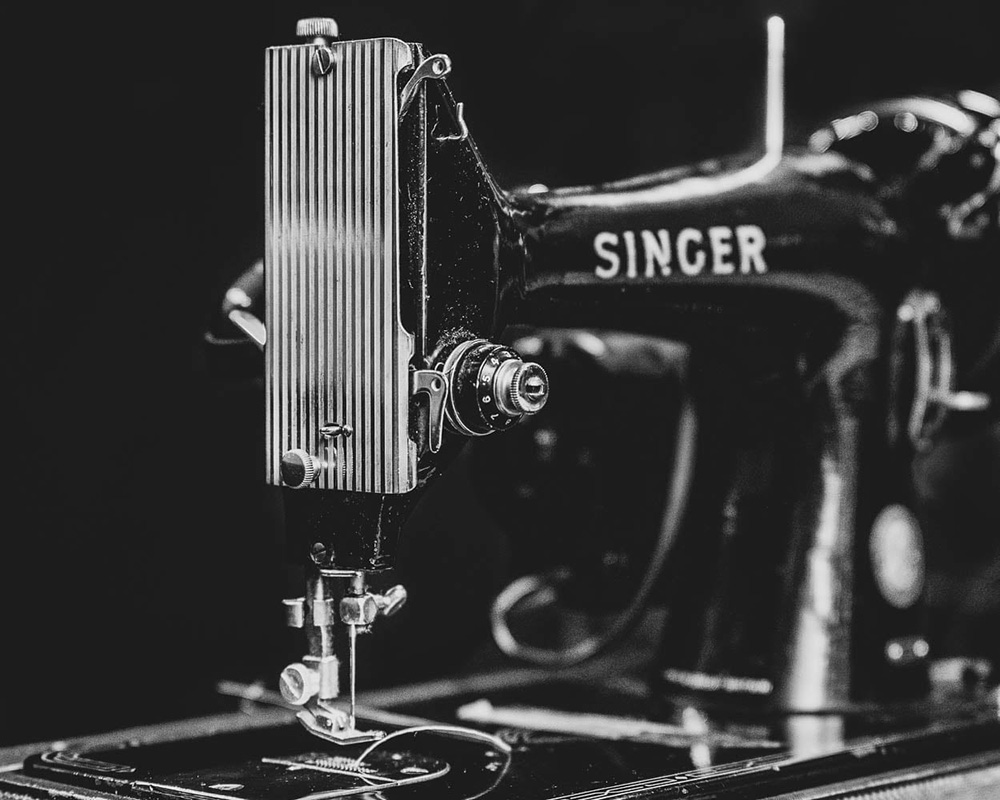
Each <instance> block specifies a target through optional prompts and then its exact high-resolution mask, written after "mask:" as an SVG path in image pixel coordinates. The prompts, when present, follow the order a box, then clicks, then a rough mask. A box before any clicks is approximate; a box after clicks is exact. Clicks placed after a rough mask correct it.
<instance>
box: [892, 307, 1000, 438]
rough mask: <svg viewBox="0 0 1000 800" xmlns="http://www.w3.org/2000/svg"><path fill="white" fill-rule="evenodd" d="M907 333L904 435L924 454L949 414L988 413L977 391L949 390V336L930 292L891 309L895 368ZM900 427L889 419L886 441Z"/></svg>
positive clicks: (987, 399) (986, 402)
mask: <svg viewBox="0 0 1000 800" xmlns="http://www.w3.org/2000/svg"><path fill="white" fill-rule="evenodd" d="M908 329H910V330H912V337H913V348H914V350H913V356H912V358H913V360H914V362H913V363H914V372H915V375H914V384H915V385H914V388H913V398H912V400H911V401H910V404H909V416H908V418H907V419H906V420H905V423H906V425H905V430H906V433H907V434H908V436H909V439H910V442H911V444H912V445H913V447H914V448H915V449H917V450H925V449H926V448H927V447H929V446H930V444H931V440H932V439H933V437H934V435H935V434H936V433H937V432H938V430H940V428H941V426H942V424H943V423H944V420H945V417H946V416H947V415H948V414H949V413H950V412H954V411H983V410H985V409H987V408H989V406H990V397H989V395H987V394H984V393H982V392H963V391H956V390H955V365H954V358H953V355H952V341H951V331H950V328H949V327H948V324H947V319H946V317H945V314H944V311H943V309H942V306H941V300H940V298H939V297H938V296H937V295H936V294H935V293H934V292H927V291H921V290H914V291H912V292H910V294H909V295H907V297H906V298H905V299H904V300H903V302H902V304H901V305H900V306H899V308H898V309H897V311H896V331H895V332H894V335H893V340H894V341H893V350H894V353H893V360H894V361H895V362H896V363H897V364H898V363H900V358H901V353H900V347H901V345H902V343H903V341H904V340H905V334H906V332H907V330H908ZM896 369H898V367H897V368H896ZM896 369H894V370H893V371H894V372H896ZM895 382H896V381H895V380H894V381H893V383H894V384H895ZM895 413H896V412H895V411H894V412H893V414H895ZM901 423H902V421H897V420H896V419H895V417H894V416H893V417H890V429H889V433H890V438H891V439H896V437H897V436H898V435H899V433H900V432H901V431H900V429H901V428H902V427H903V426H902V424H901Z"/></svg>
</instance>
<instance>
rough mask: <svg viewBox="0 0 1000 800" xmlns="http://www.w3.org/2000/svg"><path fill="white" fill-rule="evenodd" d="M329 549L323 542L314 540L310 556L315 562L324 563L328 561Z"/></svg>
mask: <svg viewBox="0 0 1000 800" xmlns="http://www.w3.org/2000/svg"><path fill="white" fill-rule="evenodd" d="M326 554H327V549H326V545H325V544H323V543H322V542H314V543H313V546H312V547H311V548H310V549H309V558H310V559H312V562H313V563H314V564H323V563H325V562H326Z"/></svg>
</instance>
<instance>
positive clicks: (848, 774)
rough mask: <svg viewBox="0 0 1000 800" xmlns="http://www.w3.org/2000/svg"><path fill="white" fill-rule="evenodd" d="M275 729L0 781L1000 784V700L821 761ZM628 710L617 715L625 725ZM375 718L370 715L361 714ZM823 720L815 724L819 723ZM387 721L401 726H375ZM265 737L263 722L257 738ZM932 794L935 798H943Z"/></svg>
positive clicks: (32, 786)
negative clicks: (370, 743)
mask: <svg viewBox="0 0 1000 800" xmlns="http://www.w3.org/2000/svg"><path fill="white" fill-rule="evenodd" d="M477 700H478V701H479V702H482V701H483V700H485V698H484V697H483V693H481V692H475V691H473V692H464V693H458V694H453V695H449V696H438V697H436V698H433V699H429V700H427V699H424V700H418V701H415V702H411V703H405V704H403V706H401V707H400V706H397V708H396V710H397V711H398V710H402V711H404V712H405V713H407V714H417V713H419V714H420V715H421V716H422V717H433V718H434V719H437V720H439V721H441V722H446V723H449V724H456V723H458V724H466V725H468V724H470V723H469V721H468V712H463V711H460V709H468V707H469V706H470V704H473V705H474V704H475V702H477ZM488 703H489V705H490V706H491V707H492V708H494V709H500V708H508V709H518V708H519V709H524V708H529V707H536V708H537V707H541V706H543V705H544V706H545V707H546V708H550V709H551V708H560V707H561V708H565V709H574V710H578V709H581V708H582V709H586V710H587V711H588V712H590V713H593V714H595V715H608V717H609V718H614V719H623V718H631V717H632V716H633V715H634V714H635V712H636V709H637V708H638V707H639V705H640V704H641V701H640V699H639V698H637V697H628V696H625V695H621V694H618V693H615V692H612V691H609V690H600V689H597V688H595V687H594V686H593V685H589V686H588V685H584V684H580V683H570V682H551V681H546V682H541V683H536V684H534V685H528V686H520V687H516V688H510V689H505V690H500V691H496V692H490V693H489V701H488ZM261 713H262V721H261V722H259V723H258V722H254V721H253V720H254V717H255V716H256V715H255V714H254V713H251V714H249V716H242V717H241V716H240V715H231V717H230V718H229V720H230V721H229V722H223V723H221V724H220V723H215V724H212V725H208V726H206V725H205V723H204V722H203V721H201V722H199V721H192V722H191V723H189V725H188V726H187V727H185V725H184V724H181V725H180V726H179V727H178V726H177V725H173V726H170V730H169V733H167V732H165V731H166V728H165V727H164V726H160V728H157V727H151V728H149V729H146V731H145V733H144V734H139V735H136V733H135V732H134V731H132V732H126V733H122V735H121V737H120V738H118V739H117V740H116V738H115V737H114V736H112V737H100V739H99V740H95V744H93V745H91V744H88V743H87V742H83V743H71V744H70V746H69V747H68V748H67V749H63V750H52V751H49V752H47V753H42V754H37V755H31V756H29V757H27V758H25V759H24V762H23V764H21V765H20V766H7V767H5V768H3V769H4V770H5V771H3V772H0V797H2V798H5V800H13V799H15V798H16V799H17V800H23V799H24V798H33V799H34V800H39V799H44V800H58V799H61V798H74V800H83V799H84V798H87V799H88V800H109V798H111V797H118V798H123V797H128V798H136V800H140V799H145V800H148V799H149V798H170V799H171V800H177V798H189V799H191V800H258V798H274V799H275V800H306V799H307V798H308V800H327V799H328V798H335V797H350V796H359V795H361V794H365V793H369V794H370V793H372V792H375V791H378V792H379V793H380V796H382V797H383V798H385V800H392V799H393V798H397V797H398V798H403V797H410V798H414V799H415V800H420V798H441V800H452V799H453V800H459V799H461V800H469V799H470V798H473V797H478V796H481V795H483V794H485V795H486V796H487V797H490V798H495V799H496V800H513V798H537V799H538V800H542V798H561V799H564V800H568V799H569V798H574V799H575V800H588V799H589V798H591V797H592V796H593V795H594V793H595V792H598V793H601V794H602V796H607V797H614V798H621V800H625V798H632V797H639V796H642V797H685V798H698V797H712V798H736V797H739V798H775V797H782V798H784V797H786V796H787V797H789V798H792V797H794V798H824V797H833V796H838V797H839V796H841V795H840V794H837V792H843V791H846V790H847V789H850V790H851V791H852V792H855V793H852V794H850V796H851V797H868V796H872V794H871V793H874V792H875V791H877V790H883V789H886V788H887V787H892V788H893V789H894V790H895V791H897V792H898V795H893V796H898V797H900V798H908V797H942V796H947V797H949V798H974V797H985V796H988V795H989V792H990V790H991V789H992V790H993V791H1000V719H998V716H997V709H996V705H995V702H994V704H993V705H992V706H990V705H988V704H985V703H984V704H982V705H980V706H979V708H978V710H973V709H972V708H971V707H970V706H968V705H966V706H965V707H964V708H961V707H956V708H955V710H954V712H953V713H950V714H948V713H943V712H942V710H941V708H939V709H938V715H937V717H936V718H934V719H925V720H924V721H923V722H922V723H915V722H913V721H911V722H910V723H909V724H910V726H911V727H909V729H908V730H905V731H902V732H900V731H898V730H897V732H894V733H893V732H889V730H888V729H887V727H886V720H885V719H884V718H883V719H878V718H872V719H870V720H869V721H868V722H867V723H866V722H865V721H864V720H863V719H861V718H858V717H855V718H852V719H853V721H852V722H851V723H850V724H849V725H848V726H846V728H845V731H844V732H845V736H846V739H845V742H844V743H842V744H841V745H840V746H836V747H833V748H831V749H830V750H829V751H828V752H825V753H824V754H821V755H816V756H813V757H804V756H802V755H795V754H793V753H792V752H791V751H790V750H789V749H788V747H789V743H788V742H770V741H768V740H766V739H765V738H762V739H761V740H760V741H759V742H758V743H757V745H755V744H754V743H753V742H752V741H751V740H749V739H748V740H747V741H744V742H742V743H733V744H723V745H710V746H708V745H705V740H701V741H700V744H699V741H697V740H695V739H693V740H692V742H693V744H689V745H687V746H676V743H675V746H670V745H667V744H664V743H663V742H664V741H667V740H666V739H663V738H662V737H660V739H659V740H656V738H655V737H654V738H651V739H648V740H646V741H642V740H623V739H618V740H609V739H601V738H594V737H592V736H585V735H575V734H567V733H553V732H551V731H548V732H547V731H544V730H528V729H526V728H518V727H513V726H510V725H497V724H493V725H485V724H483V725H481V726H480V727H482V728H484V729H486V730H490V731H491V732H493V733H495V734H497V735H498V736H499V737H500V738H501V739H502V740H503V741H504V742H506V743H507V744H509V745H510V746H511V749H512V753H511V754H510V755H509V756H508V755H507V754H505V753H502V752H498V751H497V750H495V749H491V748H490V747H488V746H484V745H483V744H480V743H473V742H468V741H461V740H456V739H452V738H446V737H443V736H438V735H435V734H431V733H422V734H417V735H415V736H412V737H405V738H403V737H401V738H399V739H396V740H395V741H393V742H391V743H387V744H386V746H385V747H384V749H380V750H379V751H377V752H375V753H372V754H371V755H370V756H368V757H366V758H365V759H364V764H363V766H362V767H361V768H360V769H359V768H357V766H355V765H353V760H354V759H356V758H357V757H358V755H359V754H360V753H361V752H362V751H363V749H364V747H363V746H361V745H358V746H346V747H341V746H333V745H328V744H324V743H323V742H321V741H319V740H317V739H316V738H314V737H312V736H310V735H309V734H308V733H306V732H305V731H304V730H302V729H301V727H300V726H299V725H298V724H296V723H295V721H294V718H293V717H292V716H291V715H290V714H289V715H287V716H285V715H284V714H283V713H282V712H275V711H274V710H271V711H267V712H261ZM612 715H614V716H613V717H612ZM361 720H364V714H361ZM809 720H811V721H812V723H813V724H815V723H817V722H820V723H821V722H822V719H820V718H817V717H806V716H803V717H801V718H800V721H801V722H803V723H804V724H806V727H808V725H809ZM369 722H374V723H375V724H378V725H379V726H380V727H389V728H392V727H399V726H398V725H397V726H391V725H390V726H386V725H385V719H379V718H377V719H374V720H370V721H369ZM248 728H249V729H248ZM927 792H930V793H929V794H928V793H927Z"/></svg>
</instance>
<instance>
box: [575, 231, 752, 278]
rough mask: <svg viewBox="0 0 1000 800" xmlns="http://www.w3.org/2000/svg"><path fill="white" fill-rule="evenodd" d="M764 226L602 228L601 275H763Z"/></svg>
mask: <svg viewBox="0 0 1000 800" xmlns="http://www.w3.org/2000/svg"><path fill="white" fill-rule="evenodd" d="M765 244H766V239H765V237H764V231H763V230H761V229H760V227H758V226H757V225H737V226H736V227H735V228H730V227H728V226H726V225H716V226H713V227H711V228H709V229H708V230H707V231H702V230H699V229H698V228H681V230H679V231H678V232H677V234H676V236H674V235H672V234H671V232H670V231H668V230H665V229H663V228H660V229H659V230H656V231H649V230H643V231H622V232H621V233H611V232H607V231H602V232H601V233H598V234H597V235H596V236H595V237H594V252H595V253H596V254H597V257H598V258H599V259H600V262H599V263H598V264H597V266H596V267H595V268H594V274H595V275H597V277H598V278H604V279H611V278H617V277H625V278H669V277H670V276H671V275H672V274H674V273H673V270H674V269H677V270H678V271H679V273H680V274H681V275H688V276H691V277H694V276H697V275H702V274H708V275H754V274H756V275H763V274H764V273H765V272H767V262H766V261H764V246H765Z"/></svg>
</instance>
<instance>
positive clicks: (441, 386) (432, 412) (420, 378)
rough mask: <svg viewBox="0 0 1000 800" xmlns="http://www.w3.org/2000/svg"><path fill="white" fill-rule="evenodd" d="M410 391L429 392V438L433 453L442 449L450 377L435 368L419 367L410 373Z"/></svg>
mask: <svg viewBox="0 0 1000 800" xmlns="http://www.w3.org/2000/svg"><path fill="white" fill-rule="evenodd" d="M410 376H411V377H410V391H411V393H412V394H414V395H416V394H417V393H418V392H426V394H427V440H428V447H429V448H430V450H431V452H432V453H436V452H437V451H438V450H440V449H441V435H442V433H443V431H444V409H445V402H446V401H447V399H448V379H447V378H446V377H445V376H444V374H443V373H441V372H438V371H437V370H434V369H418V370H414V371H413V372H412V373H410Z"/></svg>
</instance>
